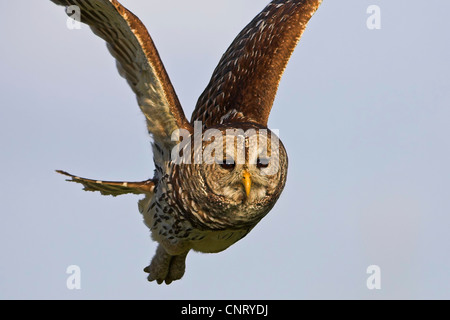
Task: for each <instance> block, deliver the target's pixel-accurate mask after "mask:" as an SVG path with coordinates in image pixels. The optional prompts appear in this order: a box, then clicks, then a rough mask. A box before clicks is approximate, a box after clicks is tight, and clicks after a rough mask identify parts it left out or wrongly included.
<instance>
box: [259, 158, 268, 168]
mask: <svg viewBox="0 0 450 320" xmlns="http://www.w3.org/2000/svg"><path fill="white" fill-rule="evenodd" d="M268 166H269V159H267V158H258V160H256V167H257V168H259V169H263V168H267V167H268Z"/></svg>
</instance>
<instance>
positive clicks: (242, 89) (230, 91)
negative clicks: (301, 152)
mask: <svg viewBox="0 0 450 320" xmlns="http://www.w3.org/2000/svg"><path fill="white" fill-rule="evenodd" d="M321 2H322V0H274V1H272V2H271V3H270V4H269V5H268V6H267V7H266V8H265V9H264V10H263V11H262V12H261V13H260V14H259V15H257V16H256V17H255V18H254V19H253V20H252V21H251V22H250V23H249V24H248V25H247V26H246V27H245V28H244V29H243V30H242V31H241V33H239V35H238V36H237V37H236V39H235V40H234V41H233V43H232V44H231V46H230V47H229V48H228V50H227V51H226V52H225V54H224V55H223V56H222V59H221V60H220V62H219V65H218V66H217V68H216V69H215V70H214V73H213V75H212V78H211V80H210V82H209V84H208V86H207V87H206V89H205V91H204V92H203V93H202V94H201V96H200V98H199V100H198V102H197V105H196V107H195V110H194V112H193V114H192V118H191V123H193V122H194V121H202V123H203V125H204V126H205V127H209V126H211V125H215V124H224V123H231V122H248V121H249V122H256V123H258V124H261V125H264V126H267V121H268V118H269V113H270V110H271V108H272V104H273V101H274V99H275V95H276V92H277V89H278V84H279V82H280V79H281V76H282V74H283V72H284V69H285V68H286V65H287V63H288V60H289V58H290V56H291V54H292V52H293V51H294V48H295V46H296V45H297V43H298V41H299V40H300V37H301V35H302V34H303V31H304V30H305V27H306V24H307V23H308V21H309V19H310V18H311V17H312V15H313V14H314V12H315V11H316V10H317V8H318V7H319V5H320V4H321Z"/></svg>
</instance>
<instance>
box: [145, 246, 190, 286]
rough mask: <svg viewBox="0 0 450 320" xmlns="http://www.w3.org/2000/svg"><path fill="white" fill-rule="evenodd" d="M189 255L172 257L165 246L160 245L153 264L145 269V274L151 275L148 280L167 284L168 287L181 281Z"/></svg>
mask: <svg viewBox="0 0 450 320" xmlns="http://www.w3.org/2000/svg"><path fill="white" fill-rule="evenodd" d="M187 254H188V252H186V253H184V254H181V255H178V256H171V255H169V254H168V253H167V252H166V250H164V247H163V246H161V245H159V246H158V248H157V250H156V254H155V256H154V257H153V259H152V262H151V263H150V265H149V266H147V267H145V268H144V272H146V273H148V274H149V275H148V277H147V280H148V281H150V282H152V281H155V280H156V282H157V283H158V284H162V283H163V282H165V283H166V284H167V285H168V284H171V283H172V282H173V281H175V280H179V279H181V278H182V277H183V275H184V270H185V268H186V262H185V261H186V256H187Z"/></svg>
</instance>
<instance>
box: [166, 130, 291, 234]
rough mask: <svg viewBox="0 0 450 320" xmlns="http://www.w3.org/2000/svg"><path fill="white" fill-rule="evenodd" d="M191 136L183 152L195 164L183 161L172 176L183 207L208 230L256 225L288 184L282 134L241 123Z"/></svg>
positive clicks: (286, 160)
mask: <svg viewBox="0 0 450 320" xmlns="http://www.w3.org/2000/svg"><path fill="white" fill-rule="evenodd" d="M191 138H192V139H191V140H190V142H191V143H190V145H186V146H185V148H184V150H183V151H184V152H183V154H184V156H185V159H190V160H191V161H190V163H180V164H179V165H178V166H177V168H176V170H175V171H176V174H175V175H174V177H175V178H176V179H177V181H176V182H175V183H176V184H175V185H178V186H181V187H180V188H178V190H177V192H178V193H180V194H179V196H180V197H178V198H179V199H183V200H182V201H183V203H182V206H184V207H187V208H189V211H191V212H192V213H193V214H194V215H195V217H194V218H196V219H197V220H198V221H199V224H200V225H202V224H204V225H205V226H207V227H211V226H213V227H214V228H225V227H226V228H230V227H235V228H239V227H241V226H244V225H254V224H256V223H257V222H258V221H259V220H260V219H261V218H262V217H264V215H266V214H267V213H268V212H269V211H270V209H271V208H272V207H273V205H274V204H275V202H276V201H277V199H278V197H279V196H280V194H281V192H282V190H283V188H284V185H285V183H286V174H287V166H288V159H287V153H286V150H285V148H284V146H283V144H282V143H281V141H280V140H279V138H278V136H277V135H276V134H275V133H274V132H272V131H270V130H269V129H267V128H265V127H260V126H257V125H255V124H250V123H242V124H240V125H239V126H237V125H236V124H233V126H225V125H220V126H215V127H210V128H208V129H206V130H203V131H202V133H201V134H197V135H196V134H194V135H192V137H191ZM187 152H190V155H189V156H187ZM188 162H189V161H188Z"/></svg>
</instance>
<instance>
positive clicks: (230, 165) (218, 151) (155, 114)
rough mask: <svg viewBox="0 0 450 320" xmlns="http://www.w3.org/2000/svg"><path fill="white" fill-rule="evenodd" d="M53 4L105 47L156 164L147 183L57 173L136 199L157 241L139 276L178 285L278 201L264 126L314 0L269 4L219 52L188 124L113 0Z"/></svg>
mask: <svg viewBox="0 0 450 320" xmlns="http://www.w3.org/2000/svg"><path fill="white" fill-rule="evenodd" d="M52 2H54V3H56V4H58V5H63V6H66V7H68V8H72V9H73V7H71V6H78V9H79V12H80V14H81V15H80V16H81V22H83V23H86V24H88V25H89V26H90V27H91V29H92V31H93V32H94V33H95V34H96V35H98V36H99V37H101V38H102V39H104V40H105V41H106V43H107V47H108V49H109V51H110V53H111V54H112V56H113V57H114V58H115V59H116V63H117V68H118V70H119V73H120V75H121V76H122V77H124V78H125V79H126V80H127V82H128V84H129V85H130V87H131V89H132V90H133V91H134V93H135V95H136V97H137V103H138V105H139V107H140V109H141V111H142V113H143V114H144V116H145V119H146V123H147V128H148V132H149V134H150V136H151V137H152V138H153V142H152V148H153V157H154V165H155V172H154V175H153V177H152V178H151V179H149V180H146V181H141V182H117V181H100V180H95V179H86V178H81V177H77V176H74V175H71V174H69V173H67V172H64V171H59V170H58V172H59V173H61V174H64V175H67V176H69V177H70V179H68V181H73V182H78V183H81V184H82V185H83V186H84V190H87V191H99V192H101V193H102V194H103V195H113V196H117V195H121V194H126V193H133V194H142V195H144V196H145V197H144V198H143V199H141V200H140V201H139V203H138V204H139V210H140V212H141V213H142V215H143V219H144V222H145V224H146V225H147V226H148V228H149V229H150V231H151V236H152V238H153V240H155V241H156V242H157V243H158V246H157V249H156V254H155V255H154V257H153V259H152V260H151V263H150V265H149V266H148V267H146V268H145V269H144V271H145V272H147V273H148V274H149V275H148V280H149V281H154V280H156V282H157V283H159V284H160V283H163V282H165V283H166V284H169V283H171V282H172V281H174V280H178V279H181V277H182V276H183V275H184V272H185V260H186V256H187V254H188V252H189V251H190V250H194V251H199V252H208V253H214V252H220V251H223V250H225V249H226V248H228V247H229V246H231V245H232V244H234V243H235V242H236V241H239V240H240V239H242V238H243V237H245V236H246V235H247V234H248V233H249V232H250V231H251V230H252V229H253V228H254V227H255V226H256V224H258V222H259V221H260V220H261V219H262V218H263V217H264V216H265V215H266V214H267V213H268V212H269V211H270V210H271V209H272V207H273V206H274V205H275V202H276V201H277V199H278V198H279V196H280V194H281V192H282V190H283V188H284V185H285V182H286V175H287V166H288V158H287V153H286V150H285V148H284V146H283V144H282V143H281V141H279V140H278V138H277V135H276V134H275V133H274V132H272V131H270V130H269V129H268V128H267V121H268V117H269V113H270V110H271V108H272V104H273V102H274V98H275V94H276V92H277V89H278V84H279V81H280V79H281V76H282V74H283V71H284V69H285V68H286V65H287V63H288V60H289V58H290V56H291V54H292V52H293V50H294V48H295V46H296V45H297V43H298V41H299V39H300V37H301V35H302V33H303V31H304V30H305V27H306V25H307V23H308V21H309V19H310V18H311V17H312V15H313V14H314V12H315V11H316V10H317V8H318V7H319V5H320V3H321V0H273V1H271V2H270V3H269V4H268V5H267V6H266V7H265V9H263V11H262V12H261V13H259V14H258V15H257V16H256V17H255V18H254V19H253V20H252V21H251V22H250V23H249V24H248V25H247V26H246V27H245V28H244V29H243V30H242V31H241V32H240V33H239V35H238V36H237V37H236V39H235V40H234V41H233V43H232V44H231V46H230V47H229V48H228V50H227V51H226V52H225V54H224V55H223V56H222V58H221V60H220V62H219V64H218V66H217V68H216V69H215V70H214V72H213V75H212V78H211V80H210V82H209V84H208V85H207V87H206V89H205V90H204V92H203V93H202V94H201V96H200V98H199V99H198V102H197V105H196V107H195V110H194V112H193V114H192V117H191V120H190V121H189V120H188V119H187V118H186V116H185V114H184V112H183V109H182V108H181V105H180V102H179V100H178V98H177V95H176V93H175V91H174V88H173V87H172V84H171V82H170V80H169V77H168V75H167V73H166V71H165V68H164V66H163V64H162V62H161V59H160V57H159V54H158V52H157V50H156V48H155V45H154V43H153V41H152V39H151V37H150V35H149V34H148V31H147V30H146V28H145V27H144V25H143V24H142V22H141V21H140V20H139V19H138V18H137V17H136V16H135V15H134V14H133V13H131V12H130V11H128V10H127V9H126V8H124V7H123V6H122V5H121V4H120V3H119V2H118V1H117V0H52ZM66 11H67V12H68V13H69V14H70V12H69V11H70V10H67V9H66Z"/></svg>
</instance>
